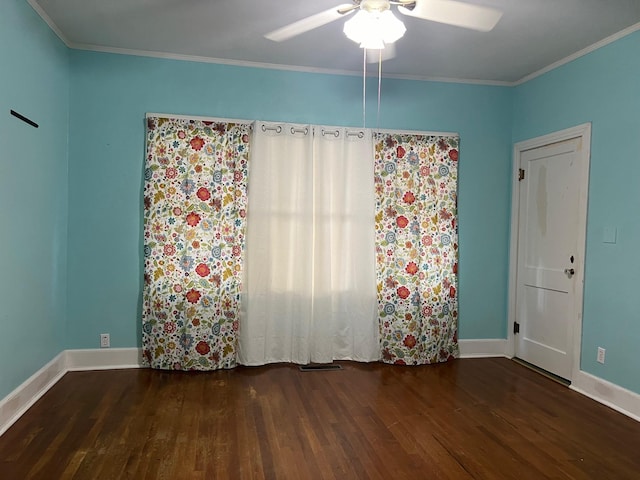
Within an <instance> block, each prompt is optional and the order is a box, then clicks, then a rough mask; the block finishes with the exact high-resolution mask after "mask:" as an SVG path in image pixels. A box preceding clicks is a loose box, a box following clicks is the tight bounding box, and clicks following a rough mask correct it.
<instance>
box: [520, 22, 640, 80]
mask: <svg viewBox="0 0 640 480" xmlns="http://www.w3.org/2000/svg"><path fill="white" fill-rule="evenodd" d="M638 30H640V22H639V23H636V24H634V25H631V26H630V27H627V28H625V29H624V30H620V31H619V32H617V33H614V34H613V35H610V36H608V37H606V38H603V39H602V40H600V41H599V42H596V43H594V44H593V45H589V46H588V47H586V48H583V49H582V50H579V51H577V52H576V53H573V54H571V55H569V56H568V57H564V58H563V59H560V60H558V61H557V62H553V63H552V64H551V65H547V66H546V67H544V68H541V69H540V70H537V71H535V72H533V73H530V74H529V75H525V76H524V77H522V78H521V79H520V80H516V81H515V82H513V83H511V84H510V85H511V86H512V87H515V86H518V85H522V84H523V83H526V82H528V81H529V80H533V79H534V78H536V77H539V76H541V75H544V74H545V73H547V72H550V71H551V70H555V69H556V68H558V67H561V66H562V65H566V64H567V63H570V62H573V61H574V60H576V59H578V58H580V57H584V56H585V55H587V54H589V53H591V52H594V51H596V50H598V49H599V48H602V47H604V46H607V45H609V44H610V43H613V42H615V41H618V40H620V39H621V38H623V37H626V36H627V35H631V34H632V33H633V32H636V31H638Z"/></svg>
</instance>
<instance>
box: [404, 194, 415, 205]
mask: <svg viewBox="0 0 640 480" xmlns="http://www.w3.org/2000/svg"><path fill="white" fill-rule="evenodd" d="M402 200H403V201H404V203H408V204H409V205H411V204H412V203H413V202H415V201H416V197H415V195H414V194H413V192H407V193H405V194H404V197H402Z"/></svg>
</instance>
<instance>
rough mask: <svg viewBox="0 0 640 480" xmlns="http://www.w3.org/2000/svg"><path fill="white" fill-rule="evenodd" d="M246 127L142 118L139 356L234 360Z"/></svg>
mask: <svg viewBox="0 0 640 480" xmlns="http://www.w3.org/2000/svg"><path fill="white" fill-rule="evenodd" d="M250 130H251V127H250V125H248V124H246V125H243V124H234V123H222V122H221V123H212V122H204V121H196V120H182V119H170V118H158V117H150V118H148V119H147V156H146V168H145V185H144V223H145V226H144V257H145V260H144V261H145V269H144V270H145V276H144V291H143V308H142V346H143V362H144V364H145V365H147V366H151V367H154V368H160V369H174V370H181V369H188V370H213V369H218V368H231V367H234V366H235V365H236V355H237V331H238V310H239V300H240V285H241V279H242V267H243V262H242V253H243V249H244V230H245V223H246V220H245V218H246V203H247V173H248V170H247V169H248V156H249V139H250Z"/></svg>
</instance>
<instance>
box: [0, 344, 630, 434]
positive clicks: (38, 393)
mask: <svg viewBox="0 0 640 480" xmlns="http://www.w3.org/2000/svg"><path fill="white" fill-rule="evenodd" d="M458 343H459V345H460V357H461V358H482V357H508V356H509V355H507V354H506V347H507V340H505V339H480V340H459V342H458ZM141 355H142V349H140V348H103V349H87V350H65V351H64V352H61V353H60V354H58V355H57V356H56V357H55V358H54V359H53V360H51V361H50V362H49V363H47V364H46V365H45V366H43V367H42V368H41V369H40V370H38V371H37V372H36V373H34V374H33V375H32V376H31V377H29V378H28V379H27V380H25V381H24V382H23V383H22V385H20V386H19V387H18V388H16V389H15V390H14V391H13V392H11V393H10V394H9V395H7V396H6V397H5V398H3V399H2V400H0V435H2V434H3V433H4V432H5V431H7V429H9V427H11V425H13V424H14V423H15V422H16V420H18V419H19V418H20V417H21V416H22V415H23V414H24V413H25V412H26V411H27V410H28V409H29V407H31V406H32V405H33V404H34V403H35V402H37V401H38V399H39V398H40V397H42V395H44V394H45V393H46V392H47V390H49V389H50V388H51V387H52V386H53V385H55V384H56V382H57V381H58V380H60V379H61V378H62V377H63V375H64V374H65V373H67V372H70V371H80V370H112V369H119V368H141V367H142V357H141ZM571 389H573V390H575V391H576V392H578V393H581V394H583V395H586V396H587V397H590V398H592V399H594V400H596V401H597V402H600V403H602V404H604V405H607V406H608V407H610V408H613V409H614V410H616V411H618V412H620V413H623V414H624V415H627V416H629V417H631V418H633V419H635V420H637V421H640V394H637V393H635V392H632V391H630V390H627V389H625V388H622V387H620V386H618V385H615V384H613V383H610V382H607V381H606V380H603V379H601V378H598V377H595V376H593V375H591V374H589V373H586V372H583V371H581V372H580V373H579V374H578V377H577V378H575V379H574V380H573V383H572V384H571Z"/></svg>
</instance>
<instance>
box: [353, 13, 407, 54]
mask: <svg viewBox="0 0 640 480" xmlns="http://www.w3.org/2000/svg"><path fill="white" fill-rule="evenodd" d="M406 31H407V29H406V27H405V26H404V23H402V22H401V21H400V20H398V19H397V18H396V16H395V15H394V14H393V13H391V11H390V10H388V9H387V10H384V11H366V10H360V11H359V12H357V13H356V14H355V15H354V16H353V17H352V18H350V19H349V20H347V21H346V22H345V23H344V33H345V35H346V36H347V38H348V39H349V40H353V41H354V42H356V43H359V44H360V48H367V49H382V48H384V45H385V44H388V43H393V42H395V41H397V40H398V39H400V38H401V37H402V36H403V35H404V33H405V32H406Z"/></svg>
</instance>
